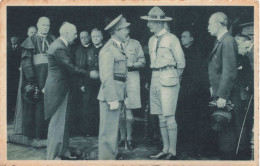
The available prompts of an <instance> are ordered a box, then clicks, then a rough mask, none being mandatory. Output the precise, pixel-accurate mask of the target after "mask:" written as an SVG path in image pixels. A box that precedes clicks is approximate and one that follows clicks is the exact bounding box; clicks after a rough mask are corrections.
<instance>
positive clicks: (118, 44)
mask: <svg viewBox="0 0 260 166" xmlns="http://www.w3.org/2000/svg"><path fill="white" fill-rule="evenodd" d="M111 39H112V40H113V41H114V42H115V43H116V44H117V46H118V47H121V46H120V45H121V42H120V41H118V40H116V39H115V38H113V37H112V38H111Z"/></svg>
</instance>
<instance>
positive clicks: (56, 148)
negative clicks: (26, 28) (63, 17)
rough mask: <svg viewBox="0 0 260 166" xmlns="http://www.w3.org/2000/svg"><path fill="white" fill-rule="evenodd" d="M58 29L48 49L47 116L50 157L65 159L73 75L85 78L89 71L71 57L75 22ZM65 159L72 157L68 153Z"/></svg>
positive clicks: (48, 151)
mask: <svg viewBox="0 0 260 166" xmlns="http://www.w3.org/2000/svg"><path fill="white" fill-rule="evenodd" d="M59 32H60V38H58V39H56V40H55V41H54V42H53V43H52V44H51V45H50V47H49V50H48V61H49V67H48V73H49V74H48V77H47V80H46V84H45V90H44V92H45V95H44V107H45V110H44V113H45V119H49V118H50V123H49V131H48V139H47V160H54V159H60V158H63V157H64V156H65V152H66V149H67V146H68V143H69V130H68V126H69V124H68V121H69V114H70V107H71V95H70V90H71V78H72V77H71V76H72V75H76V74H77V75H81V76H82V77H88V76H89V73H88V72H87V71H86V70H83V69H79V68H78V67H76V66H74V65H73V64H72V62H71V59H70V57H71V52H70V48H69V47H70V45H71V44H72V43H73V41H74V39H76V38H77V30H76V27H75V25H73V24H71V23H68V22H65V23H63V25H62V26H61V28H60V31H59ZM64 158H65V157H64ZM65 159H71V158H70V156H69V157H68V158H65Z"/></svg>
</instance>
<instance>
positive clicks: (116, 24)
mask: <svg viewBox="0 0 260 166" xmlns="http://www.w3.org/2000/svg"><path fill="white" fill-rule="evenodd" d="M129 25H130V23H129V22H127V21H126V19H125V17H123V15H122V14H120V15H119V16H117V17H116V18H115V19H114V20H113V21H111V22H110V23H109V24H108V25H107V26H106V27H105V31H114V30H116V29H120V28H125V27H128V26H129Z"/></svg>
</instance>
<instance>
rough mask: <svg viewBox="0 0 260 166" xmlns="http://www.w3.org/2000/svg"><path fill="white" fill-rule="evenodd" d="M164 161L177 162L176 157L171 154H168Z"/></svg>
mask: <svg viewBox="0 0 260 166" xmlns="http://www.w3.org/2000/svg"><path fill="white" fill-rule="evenodd" d="M164 160H177V157H176V155H175V156H174V155H173V154H171V153H168V154H167V156H166V157H165V158H164Z"/></svg>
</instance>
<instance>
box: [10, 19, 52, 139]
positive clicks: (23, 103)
mask: <svg viewBox="0 0 260 166" xmlns="http://www.w3.org/2000/svg"><path fill="white" fill-rule="evenodd" d="M37 28H38V32H37V33H36V34H34V35H32V36H30V37H28V38H26V40H25V41H24V42H23V43H22V45H21V47H22V56H21V57H22V58H21V76H20V82H19V90H18V98H17V107H16V117H15V123H14V130H15V133H17V134H23V135H25V136H27V137H31V138H38V139H46V137H47V126H48V123H47V121H44V113H43V112H44V107H43V96H44V94H43V93H42V90H43V89H44V86H45V81H46V78H47V75H48V58H47V50H48V48H49V45H50V44H51V43H52V42H53V41H54V40H55V37H54V36H53V35H51V34H49V29H50V20H49V18H47V17H40V18H39V20H38V22H37ZM24 110H26V111H24Z"/></svg>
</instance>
